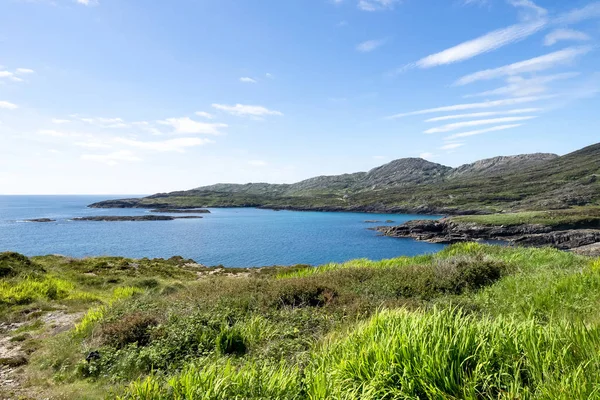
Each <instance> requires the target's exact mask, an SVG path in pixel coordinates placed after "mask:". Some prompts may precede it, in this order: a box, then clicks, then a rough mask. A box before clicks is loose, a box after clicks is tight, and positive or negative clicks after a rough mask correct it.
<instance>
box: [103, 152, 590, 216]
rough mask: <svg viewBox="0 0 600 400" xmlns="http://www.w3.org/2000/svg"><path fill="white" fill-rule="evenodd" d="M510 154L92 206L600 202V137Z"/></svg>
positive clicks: (415, 208) (416, 206) (455, 208)
mask: <svg viewBox="0 0 600 400" xmlns="http://www.w3.org/2000/svg"><path fill="white" fill-rule="evenodd" d="M510 160H512V161H510ZM510 160H509V161H506V160H505V159H496V160H485V161H483V162H481V163H475V164H471V165H469V166H466V168H464V167H462V168H456V169H452V168H449V167H445V166H442V165H439V164H434V163H429V162H426V161H424V160H419V159H401V160H395V161H392V162H391V163H389V164H386V165H384V166H381V167H379V168H375V169H373V170H371V171H369V172H368V173H364V172H363V173H356V174H350V175H339V176H330V177H317V178H312V179H308V180H306V181H302V182H298V183H295V184H291V185H269V184H265V183H256V184H246V185H226V184H219V185H212V186H206V187H200V188H197V189H192V190H187V191H179V192H172V193H160V194H156V195H153V196H149V197H145V198H143V199H128V200H109V201H106V202H101V203H99V204H97V205H92V206H98V207H125V208H127V207H142V208H179V207H183V208H198V207H265V208H275V209H277V208H284V209H285V208H290V209H298V210H330V211H337V210H347V211H378V212H430V213H436V214H456V213H459V214H462V213H466V212H469V211H478V212H480V213H481V212H485V213H498V212H504V211H524V210H525V211H531V210H533V211H537V210H548V209H565V208H570V207H576V206H583V205H595V206H600V179H598V177H599V176H600V144H595V145H592V146H589V147H586V148H584V149H581V150H579V151H576V152H574V153H571V154H567V155H565V156H562V157H555V158H552V157H539V156H536V155H530V156H524V157H521V158H514V159H510Z"/></svg>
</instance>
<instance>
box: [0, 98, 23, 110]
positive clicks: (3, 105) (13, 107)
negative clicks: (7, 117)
mask: <svg viewBox="0 0 600 400" xmlns="http://www.w3.org/2000/svg"><path fill="white" fill-rule="evenodd" d="M0 108H4V109H6V110H16V109H17V108H19V106H18V105H16V104H14V103H11V102H9V101H1V100H0Z"/></svg>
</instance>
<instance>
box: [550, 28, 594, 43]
mask: <svg viewBox="0 0 600 400" xmlns="http://www.w3.org/2000/svg"><path fill="white" fill-rule="evenodd" d="M590 39H591V38H590V36H589V35H588V34H587V33H583V32H580V31H576V30H573V29H556V30H554V31H552V32H550V33H549V34H547V35H546V37H545V38H544V45H545V46H552V45H554V44H556V43H558V42H559V41H561V40H580V41H585V40H590Z"/></svg>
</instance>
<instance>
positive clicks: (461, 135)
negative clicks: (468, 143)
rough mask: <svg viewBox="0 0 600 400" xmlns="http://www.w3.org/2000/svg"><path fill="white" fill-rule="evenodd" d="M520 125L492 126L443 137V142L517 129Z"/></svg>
mask: <svg viewBox="0 0 600 400" xmlns="http://www.w3.org/2000/svg"><path fill="white" fill-rule="evenodd" d="M522 125H523V124H511V125H498V126H494V127H491V128H486V129H478V130H475V131H469V132H462V133H455V134H454V135H450V136H447V137H445V138H444V140H455V139H459V138H465V137H469V136H475V135H481V134H482V133H488V132H498V131H504V130H507V129H514V128H518V127H519V126H522Z"/></svg>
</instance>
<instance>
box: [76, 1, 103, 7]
mask: <svg viewBox="0 0 600 400" xmlns="http://www.w3.org/2000/svg"><path fill="white" fill-rule="evenodd" d="M75 2H76V3H77V4H82V5H84V6H97V5H98V0H75Z"/></svg>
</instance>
